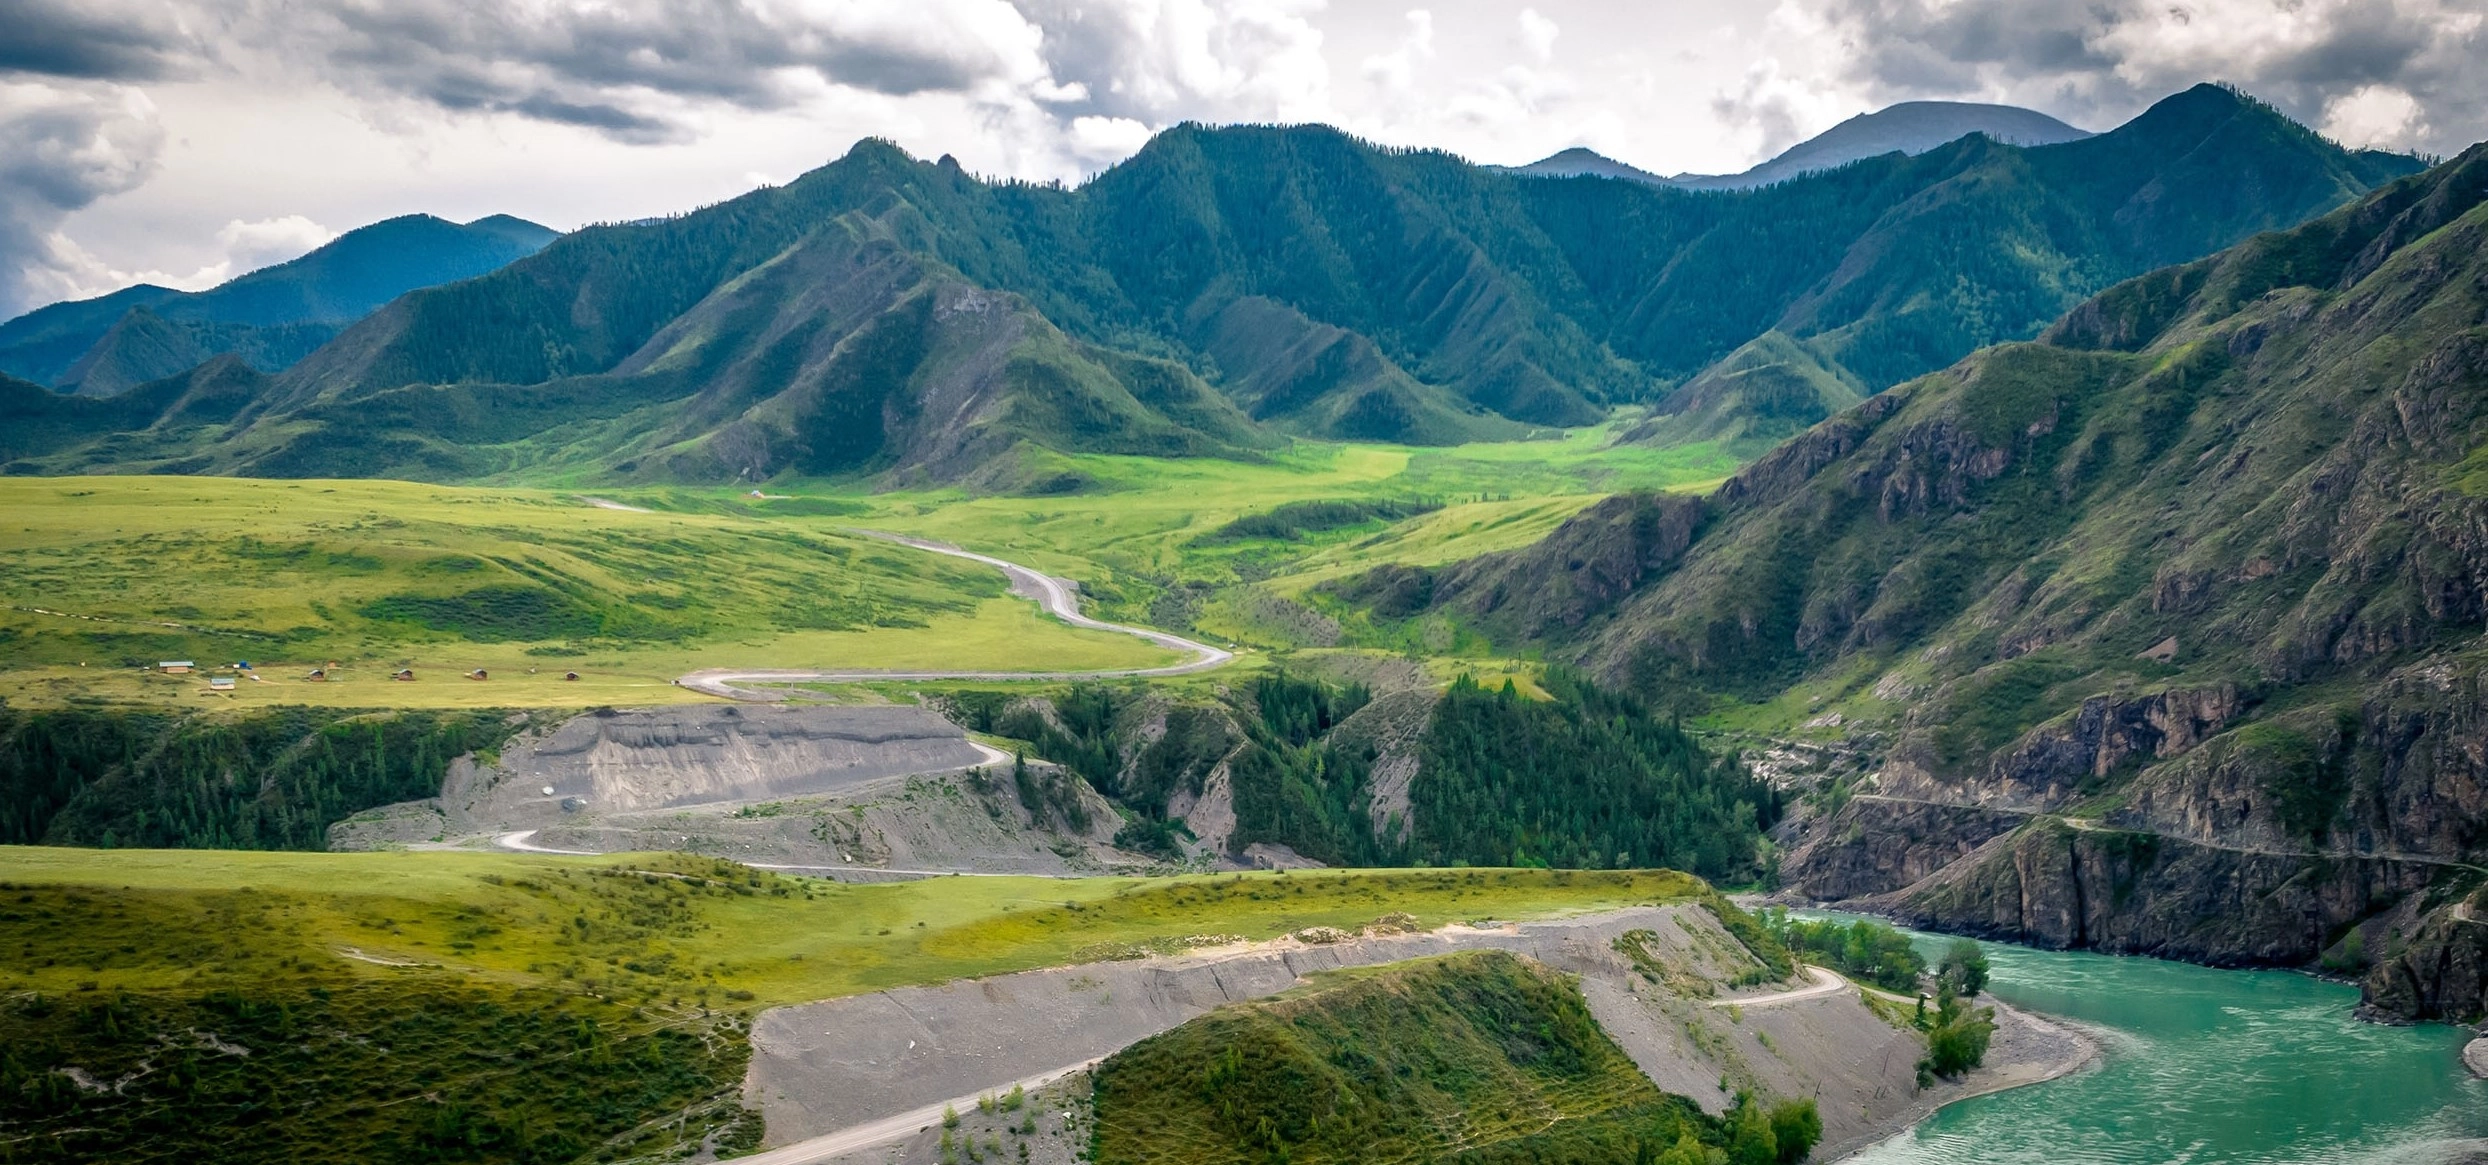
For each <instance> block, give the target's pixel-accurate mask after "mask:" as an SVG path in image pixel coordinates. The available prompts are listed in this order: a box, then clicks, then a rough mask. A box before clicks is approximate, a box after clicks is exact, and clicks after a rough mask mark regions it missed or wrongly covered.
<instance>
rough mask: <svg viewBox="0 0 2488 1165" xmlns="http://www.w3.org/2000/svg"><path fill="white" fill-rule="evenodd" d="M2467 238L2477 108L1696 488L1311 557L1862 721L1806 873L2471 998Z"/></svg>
mask: <svg viewBox="0 0 2488 1165" xmlns="http://www.w3.org/2000/svg"><path fill="white" fill-rule="evenodd" d="M2484 244H2488V146H2482V147H2474V148H2473V149H2472V150H2471V151H2469V152H2468V153H2466V154H2465V155H2463V156H2462V157H2460V158H2458V159H2455V160H2454V161H2452V162H2449V163H2447V164H2445V165H2442V166H2440V167H2438V168H2436V169H2434V170H2432V171H2429V172H2428V173H2426V174H2424V175H2420V176H2417V177H2413V178H2410V179H2405V180H2403V181H2400V182H2397V183H2395V184H2393V185H2391V186H2388V187H2386V188H2385V189H2383V190H2381V191H2379V192H2377V193H2376V194H2374V195H2372V196H2370V197H2368V198H2367V199H2365V200H2362V201H2361V202H2359V203H2357V204H2355V205H2353V206H2351V207H2348V208H2345V209H2343V210H2341V211H2338V212H2335V213H2333V214H2331V215H2328V216H2326V217H2324V218H2322V219H2319V220H2316V221H2314V222H2312V223H2309V224H2307V225H2305V226H2303V227H2299V228H2297V229H2294V230H2290V231H2284V232H2275V233H2270V234H2265V235H2260V236H2257V237H2256V238H2254V239H2251V240H2249V241H2247V242H2245V243H2243V244H2240V245H2239V246H2237V247H2234V248H2231V249H2230V250H2228V251H2225V252H2222V253H2221V254H2219V255H2216V256H2213V257H2211V258H2208V259H2204V260H2201V261H2198V262H2194V263H2190V264H2185V265H2181V266H2177V267H2172V268H2168V269H2165V270H2161V271H2157V272H2154V273H2152V274H2150V275H2146V276H2143V277H2141V278H2138V279H2134V280H2130V281H2127V282H2125V283H2122V284H2119V285H2117V286H2115V287H2113V288H2111V289H2109V290H2108V291H2106V292H2104V293H2103V294H2101V295H2099V296H2097V297H2095V298H2093V299H2091V300H2089V301H2088V302H2086V303H2084V304H2083V305H2081V306H2080V307H2078V308H2076V309H2075V310H2073V311H2072V312H2070V313H2068V314H2067V315H2066V316H2065V317H2064V318H2063V319H2062V320H2061V321H2060V322H2058V323H2057V324H2055V325H2054V326H2053V327H2051V328H2050V329H2049V330H2048V332H2047V333H2046V334H2045V335H2044V336H2043V337H2041V338H2040V339H2039V340H2037V341H2035V342H2030V343H2021V344H2007V345H2003V346H1999V347H1996V348H1992V349H1987V350H1984V351H1981V352H1979V353H1977V354H1976V355H1974V356H1972V357H1970V358H1969V359H1967V360H1964V361H1962V362H1961V363H1960V364H1958V365H1956V366H1955V367H1953V368H1951V369H1949V370H1947V371H1944V372H1941V373H1937V374H1935V375H1931V376H1928V377H1924V378H1921V379H1919V380H1916V381H1913V382H1911V383H1909V384H1907V385H1904V386H1902V387H1900V388H1897V389H1894V390H1892V391H1889V392H1886V393H1884V394H1881V395H1879V396H1876V397H1873V398H1870V399H1869V400H1867V401H1866V402H1865V403H1864V404H1862V405H1860V406H1858V407H1856V408H1853V409H1851V410H1849V411H1847V412H1844V413H1841V414H1839V415H1838V416H1835V417H1833V418H1831V419H1830V420H1828V421H1825V422H1823V423H1822V424H1820V425H1817V426H1816V427H1814V428H1813V429H1811V430H1809V431H1807V432H1806V433H1804V434H1803V435H1801V436H1799V437H1797V438H1795V439H1794V440H1792V441H1790V442H1788V443H1787V444H1786V445H1783V446H1782V447H1780V448H1779V449H1777V450H1775V451H1773V452H1772V453H1770V454H1768V455H1766V456H1764V457H1763V458H1761V459H1760V460H1759V461H1757V462H1755V463H1754V464H1753V465H1751V466H1749V467H1748V468H1747V469H1745V470H1744V471H1742V472H1740V473H1739V474H1738V475H1736V476H1735V477H1734V478H1732V479H1730V480H1729V481H1728V482H1727V483H1726V484H1725V485H1724V486H1722V487H1721V488H1720V489H1719V491H1718V492H1717V493H1716V494H1714V495H1712V496H1711V497H1710V498H1707V499H1691V498H1667V497H1655V496H1625V497H1619V498H1615V499H1611V500H1609V501H1608V502H1605V503H1602V504H1600V505H1598V506H1594V507H1592V508H1591V509H1590V510H1588V511H1586V512H1584V514H1582V515H1581V516H1580V517H1578V518H1576V519H1574V520H1573V521H1572V522H1571V523H1569V524H1568V525H1567V526H1566V527H1564V528H1562V529H1559V530H1558V531H1557V532H1556V533H1555V534H1554V535H1552V536H1550V537H1549V539H1547V541H1546V542H1544V543H1542V544H1541V545H1539V546H1536V547H1533V548H1530V549H1527V550H1523V551H1520V552H1516V553H1513V554H1509V555H1504V556H1497V557H1491V558H1487V559H1481V560H1476V561H1472V562H1469V563H1465V564H1461V565H1459V566H1457V567H1453V568H1449V569H1446V570H1442V571H1436V572H1411V571H1405V570H1403V571H1398V572H1389V574H1388V577H1385V576H1384V575H1376V576H1369V577H1368V578H1367V579H1364V580H1360V581H1357V582H1353V583H1350V584H1346V585H1343V586H1340V587H1337V588H1335V593H1336V594H1337V595H1339V596H1340V597H1341V598H1343V599H1345V600H1348V601H1353V602H1358V603H1362V604H1364V605H1366V606H1367V607H1368V608H1369V609H1374V610H1377V611H1382V610H1383V608H1384V607H1385V606H1386V605H1387V603H1386V600H1387V599H1388V598H1389V597H1390V596H1394V595H1397V596H1412V597H1413V596H1422V598H1421V600H1420V601H1407V600H1403V601H1401V602H1400V603H1399V604H1398V606H1397V607H1393V608H1391V609H1389V610H1387V611H1383V613H1384V614H1385V615H1386V616H1402V617H1404V616H1406V615H1410V614H1415V613H1418V612H1421V611H1438V612H1445V613H1450V614H1453V615H1456V616H1457V617H1460V618H1463V619H1466V620H1469V621H1472V622H1474V623H1475V624H1477V625H1479V626H1481V627H1484V628H1488V629H1491V630H1492V631H1493V632H1494V633H1496V634H1498V635H1499V636H1501V637H1502V638H1503V639H1504V640H1505V641H1507V642H1509V643H1512V644H1514V645H1520V644H1524V643H1535V644H1539V645H1542V646H1543V647H1544V648H1545V649H1547V650H1549V651H1550V652H1552V653H1554V654H1555V655H1557V656H1558V657H1561V658H1568V659H1573V660H1577V661H1579V662H1581V663H1582V664H1584V665H1586V666H1588V667H1589V668H1590V669H1591V670H1592V671H1593V672H1594V673H1595V674H1598V675H1601V676H1604V677H1607V678H1611V679H1618V680H1628V681H1630V682H1631V683H1632V684H1634V685H1635V686H1637V687H1639V688H1641V689H1643V690H1644V691H1646V692H1650V693H1653V694H1659V695H1664V696H1666V697H1667V698H1669V699H1671V700H1675V701H1678V702H1680V703H1690V704H1691V705H1692V706H1694V707H1697V708H1698V707H1700V706H1702V705H1703V704H1704V703H1706V702H1707V701H1709V700H1711V699H1713V698H1722V697H1724V698H1726V699H1727V700H1728V701H1730V702H1731V705H1732V706H1734V705H1743V706H1747V707H1749V708H1751V709H1752V711H1753V712H1754V713H1755V714H1756V715H1757V716H1759V717H1761V720H1760V723H1763V724H1766V725H1768V726H1769V727H1770V728H1771V729H1772V730H1775V731H1784V732H1785V731H1795V732H1799V733H1801V734H1811V735H1815V736H1818V737H1819V736H1823V735H1825V734H1829V735H1830V736H1832V737H1834V738H1846V739H1847V740H1849V741H1850V742H1851V745H1850V747H1855V748H1859V749H1863V750H1865V751H1866V752H1867V753H1868V754H1869V755H1870V756H1871V757H1872V758H1873V760H1874V761H1875V762H1876V764H1877V765H1878V766H1879V772H1878V773H1877V775H1876V776H1875V778H1874V779H1873V780H1872V781H1871V782H1869V783H1867V784H1865V785H1863V786H1859V787H1856V788H1854V789H1853V790H1852V791H1854V792H1856V793H1858V794H1860V795H1859V796H1856V797H1852V798H1848V799H1847V800H1846V801H1845V802H1840V803H1839V807H1838V808H1837V809H1836V811H1834V813H1833V815H1832V816H1831V818H1830V819H1829V820H1828V821H1820V820H1818V821H1817V822H1815V823H1813V825H1812V826H1811V827H1810V829H1809V828H1806V827H1800V828H1799V830H1798V831H1797V834H1796V835H1795V836H1793V837H1791V838H1790V839H1789V840H1790V841H1792V842H1793V843H1794V844H1795V845H1796V849H1795V851H1794V852H1793V853H1792V854H1791V857H1790V861H1789V864H1788V867H1787V870H1786V873H1787V875H1788V877H1789V878H1790V880H1791V882H1792V883H1793V884H1795V885H1797V886H1799V887H1801V888H1803V889H1805V890H1806V891H1807V892H1810V893H1813V894H1816V895H1818V896H1821V897H1827V898H1853V897H1859V896H1880V897H1873V898H1871V899H1870V901H1872V902H1874V903H1877V904H1879V905H1880V906H1881V907H1882V908H1884V909H1889V910H1892V911H1894V912H1897V913H1900V914H1903V915H1904V916H1908V917H1914V918H1918V919H1921V920H1923V921H1927V922H1930V923H1934V924H1938V925H1942V926H1944V927H1946V928H1949V929H1956V930H1968V931H1971V932H1974V933H1988V934H1993V935H1996V936H1998V937H2005V938H2013V939H2017V940H2020V941H2028V942H2037V943H2041V944H2043V945H2058V946H2091V947H2099V948H2102V949H2108V950H2116V951H2127V952H2142V953H2154V954H2164V955H2173V956H2177V957H2186V958H2194V959H2200V960H2206V961H2213V962H2244V963H2284V964H2312V963H2314V962H2316V961H2317V959H2318V958H2319V957H2321V958H2326V959H2334V960H2342V961H2344V964H2343V965H2345V966H2349V967H2354V968H2356V969H2360V970H2367V969H2370V964H2369V963H2368V962H2366V961H2365V960H2366V959H2367V958H2368V955H2367V954H2366V952H2376V953H2377V954H2378V955H2379V957H2377V958H2376V959H2375V961H2374V963H2373V965H2372V970H2373V974H2372V976H2371V978H2370V980H2369V989H2370V995H2371V1000H2374V1001H2376V1002H2377V1004H2378V1006H2380V1007H2381V1008H2383V1009H2384V1010H2386V1011H2387V1012H2388V1013H2392V1014H2400V1015H2404V1016H2419V1017H2425V1016H2436V1015H2444V1016H2449V1017H2454V1018H2464V1017H2469V1016H2476V1015H2478V1014H2480V1013H2481V1012H2482V1010H2483V1009H2488V998H2484V997H2481V996H2480V992H2479V988H2478V982H2479V980H2478V979H2477V978H2476V976H2475V975H2474V977H2473V978H2470V979H2468V980H2465V979H2463V978H2462V975H2463V974H2466V973H2468V972H2464V971H2463V970H2462V968H2465V967H2468V968H2472V969H2473V970H2474V971H2475V970H2476V969H2477V968H2479V967H2481V966H2483V965H2488V948H2483V947H2482V946H2481V944H2479V943H2478V942H2477V941H2476V940H2475V939H2473V938H2470V937H2469V936H2468V932H2467V930H2466V929H2465V928H2461V927H2455V926H2451V925H2450V924H2448V923H2445V922H2444V920H2446V919H2448V918H2455V917H2460V916H2461V911H2462V910H2465V909H2468V907H2463V906H2460V905H2459V904H2461V903H2463V902H2464V901H2466V900H2468V899H2470V897H2471V896H2472V895H2473V894H2474V893H2475V892H2476V891H2477V890H2478V888H2479V887H2480V885H2481V881H2482V880H2481V878H2480V876H2479V874H2478V868H2479V866H2478V864H2479V863H2481V862H2482V861H2483V859H2488V849H2483V845H2488V814H2483V813H2482V812H2481V811H2480V809H2479V806H2481V805H2482V804H2488V771H2483V770H2482V768H2481V767H2480V766H2479V764H2478V763H2477V762H2476V761H2475V760H2473V759H2471V758H2473V757H2476V756H2479V755H2482V754H2483V751H2488V738H2483V737H2482V735H2481V729H2480V726H2479V723H2478V720H2477V716H2476V710H2477V707H2478V705H2477V693H2478V692H2479V690H2480V685H2481V683H2482V681H2483V678H2488V674H2484V672H2483V667H2484V665H2488V641H2483V639H2482V637H2481V633H2480V630H2479V628H2480V623H2481V620H2482V618H2483V615H2484V613H2488V542H2483V540H2482V539H2481V538H2480V536H2479V534H2478V531H2479V530H2480V529H2482V528H2483V525H2488V503H2484V502H2483V500H2482V499H2483V497H2488V487H2483V485H2482V482H2483V481H2484V480H2488V475H2483V474H2482V473H2481V471H2480V469H2479V466H2480V464H2481V456H2482V454H2481V452H2480V451H2481V450H2482V449H2483V448H2488V409H2484V408H2483V402H2488V391H2483V390H2484V389H2488V266H2484V265H2483V260H2482V258H2481V257H2482V256H2483V255H2488V245H2484ZM1835 713H1836V715H1834V714H1835ZM1800 720H1803V721H1805V722H1806V723H1805V724H1802V725H1801V724H1799V723H1798V721H1800ZM1965 854H1966V855H1967V856H1963V855H1965ZM2241 902H2243V903H2251V906H2239V905H2236V904H2237V903H2241ZM2223 903H2227V904H2228V905H2223ZM2448 912H2450V913H2448ZM2466 944H2467V945H2466ZM2388 952H2389V953H2390V956H2389V957H2383V956H2385V955H2386V953H2388ZM2465 983H2467V984H2468V985H2467V986H2464V984H2465Z"/></svg>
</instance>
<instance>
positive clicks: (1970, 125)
mask: <svg viewBox="0 0 2488 1165" xmlns="http://www.w3.org/2000/svg"><path fill="white" fill-rule="evenodd" d="M1971 134H1984V135H1986V136H1987V137H1989V138H1992V139H1994V140H1996V141H1999V142H2003V143H2005V144H2006V145H2014V146H2053V145H2058V144H2061V143H2064V142H2077V141H2080V140H2082V139H2083V138H2086V137H2090V136H2091V134H2090V132H2089V131H2087V130H2080V129H2075V128H2074V127H2072V126H2070V125H2066V124H2065V123H2064V122H2061V121H2058V120H2056V119H2055V118H2053V117H2049V116H2048V115H2046V114H2044V113H2040V112H2039V111H2037V110H2035V109H2023V108H2021V107H2019V106H2014V105H1984V104H1979V103H1976V102H1967V101H1904V102H1902V103H1900V104H1898V105H1894V106H1890V107H1887V108H1884V109H1879V110H1876V111H1875V112H1873V113H1861V114H1858V115H1857V116H1855V117H1852V118H1850V119H1848V120H1847V121H1844V122H1841V123H1840V124H1838V125H1835V126H1833V127H1831V128H1830V129H1827V130H1825V131H1823V132H1822V133H1819V134H1816V135H1815V136H1813V137H1811V138H1807V139H1806V140H1805V141H1802V142H1799V143H1797V144H1796V145H1794V146H1791V147H1789V148H1788V149H1786V150H1784V151H1782V152H1780V153H1779V154H1778V155H1776V156H1774V157H1772V158H1771V159H1770V160H1769V161H1766V162H1763V163H1761V164H1760V165H1757V166H1755V167H1753V168H1752V169H1749V170H1746V171H1744V172H1742V173H1738V174H1677V175H1674V176H1672V177H1666V178H1662V177H1660V176H1659V175H1656V174H1653V173H1651V172H1649V171H1647V170H1643V169H1640V168H1638V167H1635V166H1632V165H1629V164H1627V163H1624V162H1619V161H1616V160H1615V159H1613V158H1610V157H1607V156H1606V155H1604V154H1600V153H1598V152H1597V151H1595V150H1591V149H1588V148H1585V147H1581V146H1575V147H1573V148H1571V149H1568V150H1563V151H1560V152H1558V153H1555V154H1550V155H1548V156H1547V157H1544V158H1540V159H1538V160H1537V161H1535V162H1531V163H1529V164H1528V165H1526V166H1514V167H1512V172H1513V173H1515V174H1529V175H1534V176H1537V177H1543V178H1575V177H1580V176H1582V175H1590V176H1594V177H1599V178H1625V179H1630V180H1632V181H1635V182H1647V183H1651V184H1653V185H1660V186H1680V187H1683V188H1685V189H1688V190H1751V189H1753V188H1755V187H1757V186H1769V185H1771V184H1772V183H1774V182H1785V181H1787V180H1789V179H1791V178H1796V177H1801V176H1803V175H1806V174H1815V173H1820V172H1822V171H1824V170H1835V169H1838V168H1840V167H1842V166H1846V165H1848V164H1849V163H1851V162H1861V161H1864V160H1866V159H1868V158H1872V157H1877V156H1879V155H1882V154H1894V153H1898V154H1912V155H1914V154H1923V153H1926V152H1927V151H1929V150H1932V149H1934V148H1936V147H1938V146H1943V145H1949V144H1951V143H1953V142H1957V141H1959V140H1961V139H1962V138H1965V137H1968V136H1969V135H1971Z"/></svg>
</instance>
